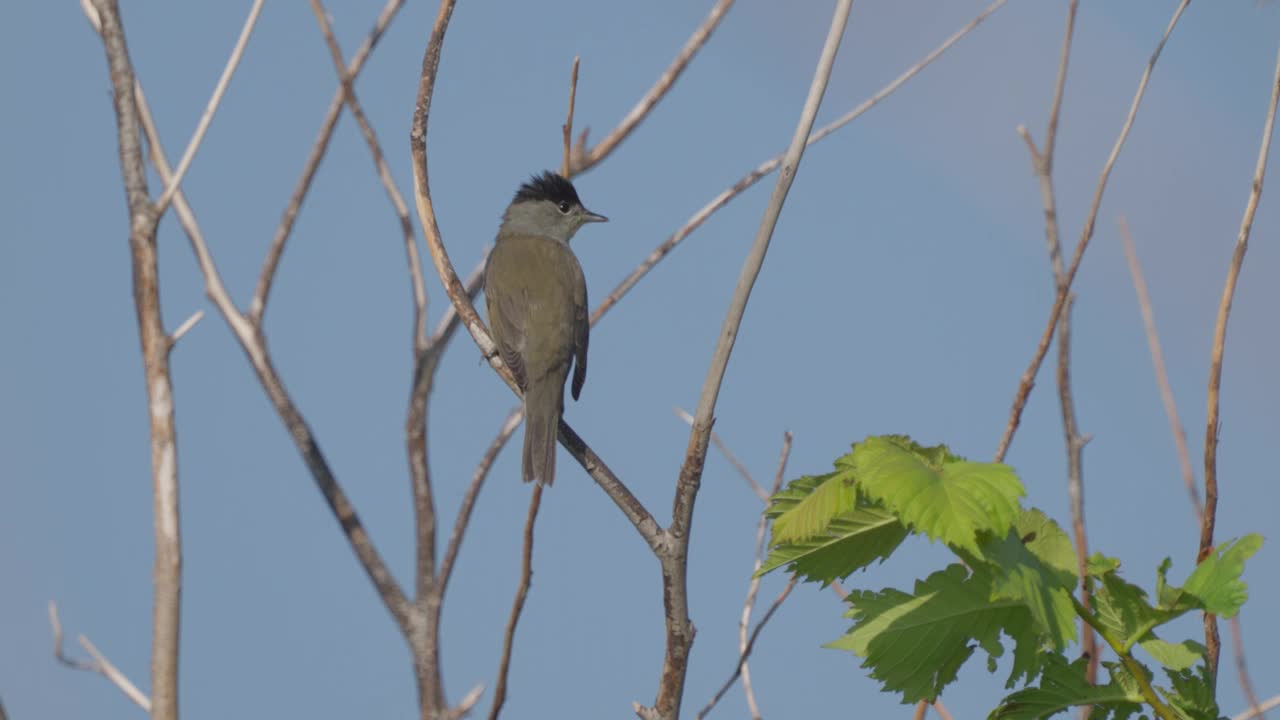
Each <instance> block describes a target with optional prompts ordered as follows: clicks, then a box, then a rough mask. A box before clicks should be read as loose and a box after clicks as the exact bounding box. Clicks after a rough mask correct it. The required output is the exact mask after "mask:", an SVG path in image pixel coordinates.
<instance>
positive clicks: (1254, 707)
mask: <svg viewBox="0 0 1280 720" xmlns="http://www.w3.org/2000/svg"><path fill="white" fill-rule="evenodd" d="M1230 626H1231V645H1232V647H1234V648H1235V659H1236V675H1237V676H1238V677H1239V678H1240V690H1241V691H1243V692H1244V697H1245V699H1246V700H1248V701H1249V709H1250V711H1251V712H1252V713H1253V717H1256V718H1262V720H1266V716H1264V715H1263V713H1264V712H1266V710H1263V709H1262V703H1260V702H1258V694H1257V693H1256V692H1254V691H1253V682H1251V681H1250V680H1249V666H1248V664H1246V663H1245V659H1244V633H1242V632H1240V615H1239V614H1238V613H1237V614H1236V615H1235V616H1233V617H1232V618H1231V625H1230Z"/></svg>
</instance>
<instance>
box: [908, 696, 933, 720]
mask: <svg viewBox="0 0 1280 720" xmlns="http://www.w3.org/2000/svg"><path fill="white" fill-rule="evenodd" d="M927 712H929V701H928V700H921V701H919V702H917V703H916V709H915V711H914V712H912V713H911V718H912V720H924V716H925V713H927Z"/></svg>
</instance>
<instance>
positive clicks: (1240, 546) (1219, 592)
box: [1182, 534, 1262, 618]
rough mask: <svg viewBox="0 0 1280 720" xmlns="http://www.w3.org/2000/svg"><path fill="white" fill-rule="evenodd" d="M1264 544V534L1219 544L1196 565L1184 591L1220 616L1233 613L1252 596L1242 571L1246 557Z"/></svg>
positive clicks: (1202, 606) (1208, 610)
mask: <svg viewBox="0 0 1280 720" xmlns="http://www.w3.org/2000/svg"><path fill="white" fill-rule="evenodd" d="M1260 547H1262V536H1261V535H1257V534H1250V535H1245V536H1244V537H1242V538H1240V539H1239V540H1233V541H1230V542H1227V543H1224V544H1222V545H1219V546H1218V547H1217V549H1215V550H1214V552H1213V554H1211V555H1209V556H1208V557H1206V558H1205V559H1204V561H1203V562H1201V563H1200V564H1199V565H1197V566H1196V569H1195V570H1194V571H1192V573H1191V577H1189V578H1187V583H1186V585H1183V586H1182V591H1183V592H1184V593H1186V594H1187V595H1190V596H1192V597H1194V598H1195V599H1196V600H1197V605H1198V607H1199V609H1201V610H1204V611H1205V612H1207V613H1212V614H1214V615H1218V616H1220V617H1224V618H1229V617H1233V616H1234V615H1235V614H1236V613H1237V612H1239V610H1240V606H1241V605H1244V602H1245V600H1248V599H1249V589H1248V586H1246V585H1245V583H1244V581H1242V580H1241V579H1240V575H1241V574H1243V573H1244V561H1245V560H1248V559H1249V558H1250V557H1251V556H1252V555H1253V554H1254V553H1256V552H1258V548H1260Z"/></svg>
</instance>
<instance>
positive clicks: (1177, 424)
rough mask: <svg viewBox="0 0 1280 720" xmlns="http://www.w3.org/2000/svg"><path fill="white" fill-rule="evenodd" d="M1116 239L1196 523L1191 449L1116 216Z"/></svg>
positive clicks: (1143, 288)
mask: <svg viewBox="0 0 1280 720" xmlns="http://www.w3.org/2000/svg"><path fill="white" fill-rule="evenodd" d="M1120 240H1121V241H1122V242H1123V244H1124V256H1125V260H1126V261H1128V263H1129V275H1130V276H1131V277H1132V278H1133V289H1134V290H1135V291H1136V292H1137V294H1138V309H1139V310H1141V311H1142V325H1143V327H1144V328H1145V329H1146V334H1147V347H1148V348H1149V349H1150V350H1151V364H1152V366H1153V367H1154V369H1155V374H1156V384H1157V385H1158V386H1159V388H1160V401H1161V402H1163V403H1164V413H1165V415H1166V416H1168V418H1169V431H1170V432H1171V433H1173V444H1174V446H1175V447H1176V448H1177V451H1178V465H1179V467H1181V469H1182V484H1183V485H1184V486H1185V487H1186V489H1187V496H1188V497H1189V498H1190V499H1191V507H1192V508H1193V509H1194V510H1195V513H1196V524H1197V525H1199V524H1200V522H1201V518H1203V517H1204V506H1203V505H1202V504H1201V502H1200V491H1199V490H1197V489H1196V473H1195V470H1194V469H1192V467H1191V451H1190V449H1188V448H1187V433H1186V431H1185V430H1184V429H1183V427H1182V421H1181V420H1180V419H1178V404H1177V403H1176V402H1174V399H1173V388H1172V387H1171V386H1170V385H1169V373H1168V371H1167V370H1166V369H1165V365H1164V351H1163V350H1161V349H1160V335H1159V333H1157V332H1156V316H1155V311H1154V310H1153V309H1152V305H1151V295H1150V293H1148V292H1147V281H1146V278H1144V277H1143V274H1142V265H1141V263H1139V262H1138V251H1137V249H1136V248H1135V247H1134V244H1133V237H1132V236H1131V235H1130V234H1129V223H1127V222H1125V219H1124V218H1123V217H1122V218H1120Z"/></svg>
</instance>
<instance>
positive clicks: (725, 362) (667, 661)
mask: <svg viewBox="0 0 1280 720" xmlns="http://www.w3.org/2000/svg"><path fill="white" fill-rule="evenodd" d="M852 4H853V3H852V0H838V1H837V3H836V7H835V12H834V14H833V16H832V19H831V26H830V28H829V29H828V31H827V38H826V41H825V42H824V44H823V47H822V54H821V56H820V57H819V59H818V67H817V69H816V70H815V71H814V75H813V80H812V81H811V83H810V85H809V93H808V96H807V97H806V98H805V103H804V107H803V109H802V110H801V112H800V119H799V121H798V122H797V124H796V129H795V132H794V133H793V135H792V138H791V145H790V146H789V147H788V148H787V152H786V155H785V156H784V158H783V161H782V168H781V171H780V172H779V173H778V179H777V183H776V184H775V185H774V188H773V194H772V195H771V196H770V198H769V203H768V205H767V206H766V207H765V211H764V216H763V217H762V218H761V219H760V227H759V229H758V230H757V231H756V236H755V240H754V242H753V243H752V245H751V249H750V250H749V251H748V253H747V258H746V261H745V262H744V264H743V266H742V272H741V274H740V275H739V276H738V284H737V287H736V288H735V289H734V293H733V297H732V299H731V300H730V301H729V309H728V312H727V313H726V315H725V319H724V324H723V325H722V326H721V329H720V334H719V336H718V337H719V340H718V342H717V343H716V349H715V352H714V353H713V354H712V357H711V363H710V367H708V369H707V378H706V380H705V381H704V383H703V386H702V393H701V395H700V396H699V398H698V405H697V409H696V410H695V412H694V423H693V428H692V429H691V430H690V432H689V445H688V449H687V450H686V452H685V458H684V462H683V464H682V465H681V467H680V476H679V479H678V480H677V482H676V492H675V500H674V502H673V503H672V512H671V515H672V518H671V527H670V528H669V529H668V533H669V534H670V535H671V537H672V539H673V540H674V544H673V546H672V547H671V548H670V550H669V551H668V552H666V553H662V554H660V561H661V565H662V585H663V599H664V606H665V609H666V620H667V651H666V656H665V658H664V660H663V671H662V682H661V684H660V685H659V686H658V697H657V700H656V701H655V703H654V707H653V710H652V712H648V711H645V710H642V711H641V712H640V715H641V717H643V718H646V720H648V717H647V716H649V715H653V716H656V717H661V718H674V717H677V716H678V715H679V708H680V702H681V698H682V697H683V694H684V681H685V675H686V673H687V671H688V662H689V651H690V649H691V647H692V645H693V623H692V622H690V620H689V596H688V550H689V533H690V530H691V525H692V522H693V506H694V501H695V500H696V499H697V495H698V488H699V486H700V485H701V482H702V470H703V467H704V465H705V464H706V459H707V445H708V444H709V443H710V439H711V426H712V423H713V422H714V418H713V417H712V414H713V413H714V412H715V406H716V400H717V399H718V397H719V395H720V386H721V383H722V382H723V381H724V373H725V370H726V369H728V366H729V356H730V355H731V354H732V352H733V346H734V342H735V341H736V340H737V336H738V330H739V328H741V326H742V319H743V317H744V316H745V314H746V310H747V301H748V300H749V299H750V297H751V290H752V288H753V287H754V286H755V282H756V278H757V277H758V276H759V274H760V269H761V267H763V265H764V258H765V254H766V253H767V252H768V250H769V242H770V240H771V239H772V238H773V230H774V227H775V226H776V225H777V223H778V217H779V216H780V215H781V214H782V205H783V203H784V202H785V201H786V198H787V193H788V191H790V189H791V183H792V181H793V180H794V179H795V174H796V172H797V171H798V170H799V166H800V159H801V158H802V157H803V156H804V150H805V147H806V145H807V140H808V138H809V133H810V131H811V130H812V129H813V122H814V119H815V118H816V117H817V114H818V107H819V106H820V105H821V104H822V97H823V95H825V94H826V89H827V82H828V80H830V78H831V68H832V66H833V64H834V63H835V57H836V52H837V51H838V50H839V49H840V41H841V39H842V38H843V37H844V31H845V25H846V24H847V22H848V19H849V10H850V8H851V7H852Z"/></svg>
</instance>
